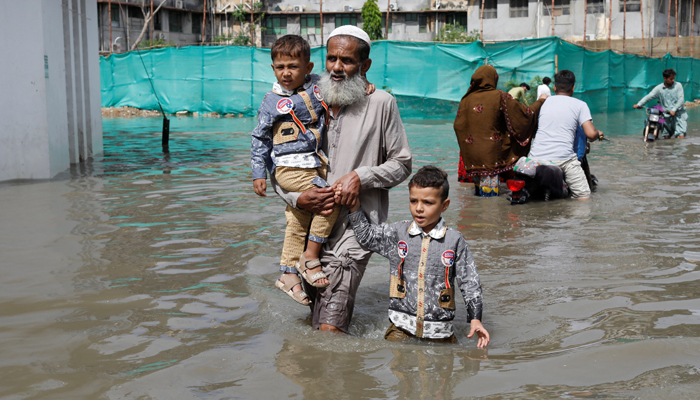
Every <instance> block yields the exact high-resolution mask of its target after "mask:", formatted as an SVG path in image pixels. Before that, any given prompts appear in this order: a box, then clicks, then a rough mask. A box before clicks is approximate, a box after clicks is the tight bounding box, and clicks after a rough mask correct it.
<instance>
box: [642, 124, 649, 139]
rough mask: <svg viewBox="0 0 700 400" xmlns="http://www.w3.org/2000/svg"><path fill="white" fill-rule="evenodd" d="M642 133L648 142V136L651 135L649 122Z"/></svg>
mask: <svg viewBox="0 0 700 400" xmlns="http://www.w3.org/2000/svg"><path fill="white" fill-rule="evenodd" d="M642 135H643V137H644V141H645V142H646V141H647V137H648V136H649V124H647V125H646V126H645V127H644V133H643V134H642Z"/></svg>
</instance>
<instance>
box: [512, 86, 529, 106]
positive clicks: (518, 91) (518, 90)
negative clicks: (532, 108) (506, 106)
mask: <svg viewBox="0 0 700 400" xmlns="http://www.w3.org/2000/svg"><path fill="white" fill-rule="evenodd" d="M528 90H530V85H528V84H527V83H525V82H523V83H521V84H520V86H518V87H514V88H513V89H510V90H509V91H508V94H509V95H511V96H513V98H514V99H515V100H518V101H519V102H521V103H523V104H525V105H526V106H527V105H529V104H527V98H526V97H525V94H526V93H527V91H528Z"/></svg>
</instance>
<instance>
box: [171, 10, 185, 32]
mask: <svg viewBox="0 0 700 400" xmlns="http://www.w3.org/2000/svg"><path fill="white" fill-rule="evenodd" d="M168 23H169V25H170V26H169V29H170V32H182V13H181V12H180V11H172V10H171V11H170V14H169V15H168Z"/></svg>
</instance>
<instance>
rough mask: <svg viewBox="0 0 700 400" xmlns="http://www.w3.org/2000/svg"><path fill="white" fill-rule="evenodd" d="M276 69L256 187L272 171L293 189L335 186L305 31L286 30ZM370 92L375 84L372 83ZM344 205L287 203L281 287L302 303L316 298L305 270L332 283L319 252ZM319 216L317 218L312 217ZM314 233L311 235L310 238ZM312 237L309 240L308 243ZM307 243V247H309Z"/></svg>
mask: <svg viewBox="0 0 700 400" xmlns="http://www.w3.org/2000/svg"><path fill="white" fill-rule="evenodd" d="M271 57H272V70H273V71H274V73H275V77H276V78H277V82H276V83H275V84H274V85H273V86H272V91H270V92H268V93H267V94H266V95H265V98H264V99H263V101H262V104H261V105H260V109H259V110H258V125H257V126H256V127H255V129H254V130H253V133H252V144H251V168H252V170H253V188H254V190H255V193H256V194H257V195H258V196H266V194H265V191H266V190H267V181H266V179H267V173H266V170H269V171H270V174H271V175H274V177H275V179H276V180H277V182H278V183H279V185H280V186H281V187H282V188H283V189H285V190H288V191H291V192H303V191H306V190H308V189H311V188H313V187H326V186H329V185H328V183H327V182H326V181H325V178H326V173H327V168H328V159H327V158H326V155H325V154H323V151H322V150H321V145H322V137H323V136H322V135H323V133H324V132H323V130H324V128H325V127H326V126H327V124H328V106H327V105H326V103H325V102H324V101H323V96H322V95H321V91H320V89H319V88H318V86H316V83H317V82H318V75H311V71H312V70H313V68H314V63H312V62H310V58H311V48H310V46H309V43H308V42H307V41H306V40H304V39H303V38H302V37H301V36H297V35H285V36H283V37H281V38H279V39H278V40H277V41H276V42H275V43H274V44H273V45H272V49H271ZM367 91H368V93H371V92H374V85H371V84H370V85H368V88H367ZM339 211H340V206H336V207H335V208H334V210H333V212H332V213H331V214H330V215H328V216H323V215H313V214H312V213H310V212H308V211H305V210H300V209H297V208H294V207H291V206H287V209H286V211H285V216H286V218H287V229H286V231H285V236H284V246H283V249H282V259H281V261H280V271H282V276H281V277H280V278H279V279H278V280H277V281H276V282H275V286H276V287H277V288H278V289H280V290H282V291H283V292H284V293H286V294H287V295H288V296H290V297H291V298H292V299H294V301H296V302H297V303H300V304H302V305H309V304H310V300H309V298H308V296H307V295H306V293H304V291H303V290H302V289H301V280H300V279H299V276H298V275H297V274H298V273H299V272H301V274H302V276H303V277H304V279H305V280H306V281H307V282H308V283H309V284H310V285H312V286H315V287H319V288H323V287H326V286H328V283H329V282H328V279H327V277H326V275H325V274H324V273H323V271H322V270H321V262H320V261H319V259H318V258H319V253H320V251H321V246H322V245H323V243H325V242H326V240H327V239H328V236H329V235H330V232H331V229H332V228H333V224H334V223H335V220H336V218H337V217H338V213H339ZM312 217H313V219H312ZM307 230H308V233H309V240H308V242H306V240H305V237H306V234H307ZM305 242H306V243H305ZM304 244H306V250H304Z"/></svg>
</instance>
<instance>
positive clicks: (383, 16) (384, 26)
mask: <svg viewBox="0 0 700 400" xmlns="http://www.w3.org/2000/svg"><path fill="white" fill-rule="evenodd" d="M393 20H394V17H392V16H391V15H389V33H391V26H392V25H393V24H394V22H393ZM384 32H386V14H382V34H384ZM387 39H388V38H387Z"/></svg>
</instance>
